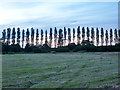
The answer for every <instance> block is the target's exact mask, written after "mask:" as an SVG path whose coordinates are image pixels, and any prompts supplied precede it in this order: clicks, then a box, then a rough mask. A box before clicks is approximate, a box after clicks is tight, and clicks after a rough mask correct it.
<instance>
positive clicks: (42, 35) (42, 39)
mask: <svg viewBox="0 0 120 90" xmlns="http://www.w3.org/2000/svg"><path fill="white" fill-rule="evenodd" d="M41 45H43V30H42V29H41Z"/></svg>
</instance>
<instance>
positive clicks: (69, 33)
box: [68, 28, 71, 44]
mask: <svg viewBox="0 0 120 90" xmlns="http://www.w3.org/2000/svg"><path fill="white" fill-rule="evenodd" d="M70 43H71V30H70V28H68V44H70Z"/></svg>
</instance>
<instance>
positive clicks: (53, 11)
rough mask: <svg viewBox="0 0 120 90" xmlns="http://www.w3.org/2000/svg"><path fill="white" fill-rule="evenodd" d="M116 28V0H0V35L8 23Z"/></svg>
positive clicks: (27, 25) (32, 25)
mask: <svg viewBox="0 0 120 90" xmlns="http://www.w3.org/2000/svg"><path fill="white" fill-rule="evenodd" d="M77 26H84V27H86V26H88V27H95V28H96V27H98V28H101V27H103V28H104V29H108V30H109V29H110V28H113V29H114V28H118V2H78V1H76V2H73V1H69V2H67V1H66V2H64V1H59V2H55V1H52V2H50V1H49V2H48V1H43V0H42V1H40V0H36V1H35V0H30V2H27V1H25V0H12V1H9V2H8V0H1V2H0V37H1V33H2V30H3V29H6V28H8V27H10V28H13V27H16V28H17V27H20V28H21V29H23V28H24V29H26V28H31V27H33V28H35V29H36V28H38V29H39V30H40V29H44V30H46V29H49V28H50V27H52V28H54V27H57V28H63V27H71V28H73V27H75V28H76V27H77Z"/></svg>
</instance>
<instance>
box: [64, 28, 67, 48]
mask: <svg viewBox="0 0 120 90" xmlns="http://www.w3.org/2000/svg"><path fill="white" fill-rule="evenodd" d="M66 37H67V31H66V28H65V27H64V46H65V45H66Z"/></svg>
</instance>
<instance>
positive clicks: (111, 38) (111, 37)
mask: <svg viewBox="0 0 120 90" xmlns="http://www.w3.org/2000/svg"><path fill="white" fill-rule="evenodd" d="M112 42H113V31H112V29H110V45H112Z"/></svg>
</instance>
